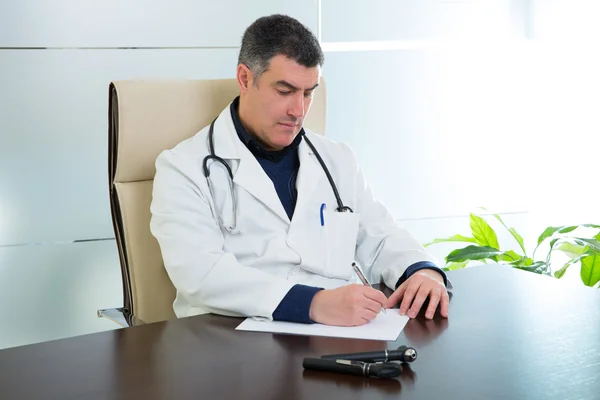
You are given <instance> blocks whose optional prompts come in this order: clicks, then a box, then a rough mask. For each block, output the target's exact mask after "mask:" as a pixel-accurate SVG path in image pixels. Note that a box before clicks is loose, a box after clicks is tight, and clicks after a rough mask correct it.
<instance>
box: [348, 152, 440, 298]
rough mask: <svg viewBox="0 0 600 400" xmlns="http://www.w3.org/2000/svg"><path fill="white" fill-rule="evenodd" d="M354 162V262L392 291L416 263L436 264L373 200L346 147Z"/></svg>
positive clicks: (356, 163) (379, 203)
mask: <svg viewBox="0 0 600 400" xmlns="http://www.w3.org/2000/svg"><path fill="white" fill-rule="evenodd" d="M347 149H348V151H349V153H350V157H352V160H353V163H354V173H355V177H356V181H355V201H356V205H355V212H358V213H360V223H359V231H358V238H357V248H356V259H357V260H358V262H359V263H360V265H361V266H362V267H363V269H364V270H365V273H367V274H368V275H369V276H370V279H371V280H372V282H373V283H379V282H381V281H382V280H383V281H384V282H385V284H386V286H387V287H389V288H391V289H395V288H396V283H397V282H398V279H399V278H400V277H401V276H402V274H403V273H404V271H405V270H406V269H407V268H408V267H409V266H411V265H413V264H415V263H417V262H419V261H430V262H432V263H434V264H436V265H439V263H438V261H437V260H436V259H435V257H433V256H432V255H431V254H428V253H427V252H426V251H425V248H424V247H423V246H422V245H421V244H420V243H419V242H418V241H417V240H416V239H415V238H414V237H413V236H412V235H411V234H410V233H409V232H408V231H407V230H406V229H404V228H402V227H401V226H399V225H398V224H397V223H396V222H395V221H394V218H393V217H392V215H391V214H390V213H389V211H388V210H387V208H386V207H385V206H384V205H383V203H381V202H380V201H378V200H376V199H375V198H374V197H373V194H372V192H371V189H370V188H369V186H368V184H367V182H366V181H365V178H364V176H363V173H362V170H361V169H360V167H359V166H358V162H357V161H356V157H355V155H354V153H353V152H352V150H350V148H347Z"/></svg>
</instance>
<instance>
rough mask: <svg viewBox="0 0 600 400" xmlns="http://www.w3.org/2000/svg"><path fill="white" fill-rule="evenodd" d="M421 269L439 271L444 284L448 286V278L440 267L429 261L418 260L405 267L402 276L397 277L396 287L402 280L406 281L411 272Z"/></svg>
mask: <svg viewBox="0 0 600 400" xmlns="http://www.w3.org/2000/svg"><path fill="white" fill-rule="evenodd" d="M422 269H432V270H434V271H437V272H439V273H440V274H441V275H442V277H443V278H444V286H446V288H447V287H448V278H447V277H446V273H445V272H444V271H443V270H442V269H441V268H438V267H437V266H436V265H435V264H434V263H432V262H431V261H419V262H417V263H414V264H412V265H411V266H409V267H408V268H406V270H405V271H404V273H403V274H402V276H401V277H400V279H398V282H397V283H396V289H398V286H400V285H402V283H404V281H406V280H407V279H408V278H410V277H411V276H412V274H414V273H415V272H417V271H420V270H422Z"/></svg>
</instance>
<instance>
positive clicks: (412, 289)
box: [398, 280, 420, 315]
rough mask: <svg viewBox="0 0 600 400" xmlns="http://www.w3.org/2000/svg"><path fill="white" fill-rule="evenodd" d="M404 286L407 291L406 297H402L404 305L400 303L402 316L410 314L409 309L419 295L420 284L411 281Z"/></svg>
mask: <svg viewBox="0 0 600 400" xmlns="http://www.w3.org/2000/svg"><path fill="white" fill-rule="evenodd" d="M402 285H406V289H405V290H404V295H403V296H402V303H400V315H406V313H408V308H409V307H410V305H411V304H412V302H413V299H414V297H415V295H416V294H417V290H418V289H419V286H420V282H419V283H417V282H415V281H410V280H409V281H406V282H404V283H403V284H402ZM398 289H400V288H398Z"/></svg>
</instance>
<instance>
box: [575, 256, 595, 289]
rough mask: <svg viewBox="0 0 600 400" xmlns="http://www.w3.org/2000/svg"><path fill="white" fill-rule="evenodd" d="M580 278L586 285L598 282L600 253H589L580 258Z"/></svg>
mask: <svg viewBox="0 0 600 400" xmlns="http://www.w3.org/2000/svg"><path fill="white" fill-rule="evenodd" d="M580 274H581V280H582V281H583V283H584V284H585V285H587V286H594V285H595V284H596V283H598V282H600V254H593V255H589V256H587V257H585V258H583V259H581V272H580Z"/></svg>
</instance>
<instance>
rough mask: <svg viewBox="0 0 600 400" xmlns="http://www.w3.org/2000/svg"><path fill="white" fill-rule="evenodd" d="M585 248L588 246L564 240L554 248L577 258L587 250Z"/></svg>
mask: <svg viewBox="0 0 600 400" xmlns="http://www.w3.org/2000/svg"><path fill="white" fill-rule="evenodd" d="M599 235H600V234H599ZM585 248H586V246H578V245H576V244H573V243H569V242H563V243H561V244H560V245H558V246H556V248H555V249H554V250H558V251H562V252H563V253H565V254H566V255H567V256H569V257H570V258H575V257H578V256H580V255H582V254H583V253H584V252H585Z"/></svg>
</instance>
